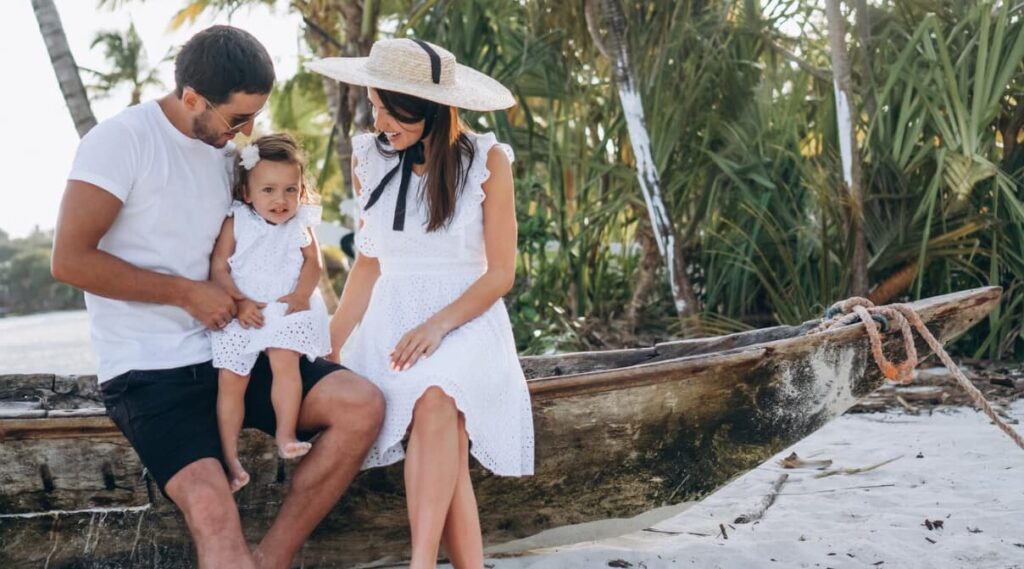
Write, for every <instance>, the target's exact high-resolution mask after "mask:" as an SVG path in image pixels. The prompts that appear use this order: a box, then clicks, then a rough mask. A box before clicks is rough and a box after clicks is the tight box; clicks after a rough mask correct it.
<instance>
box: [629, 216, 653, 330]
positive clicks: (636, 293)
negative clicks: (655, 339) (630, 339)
mask: <svg viewBox="0 0 1024 569" xmlns="http://www.w3.org/2000/svg"><path fill="white" fill-rule="evenodd" d="M636 233H637V239H638V240H639V241H640V249H641V255H642V256H641V258H640V268H639V269H638V270H637V273H638V274H637V276H636V278H635V279H634V281H633V295H632V296H631V297H630V298H629V304H628V305H626V315H625V316H626V329H627V331H628V332H629V333H630V335H632V334H635V333H636V329H637V326H638V325H639V324H640V312H641V310H643V306H644V303H645V302H646V301H647V295H649V294H650V292H651V289H653V288H654V277H655V275H656V274H657V271H658V265H659V264H660V261H661V260H660V256H659V253H658V243H657V240H656V239H655V238H654V232H653V231H651V226H650V224H647V223H644V222H643V221H642V220H640V221H637V228H636Z"/></svg>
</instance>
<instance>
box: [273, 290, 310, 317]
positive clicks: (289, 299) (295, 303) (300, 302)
mask: <svg viewBox="0 0 1024 569" xmlns="http://www.w3.org/2000/svg"><path fill="white" fill-rule="evenodd" d="M277 301H278V302H283V303H285V304H287V305H288V309H287V310H285V311H284V315H285V316H287V315H289V314H291V313H293V312H302V311H303V310H309V295H308V294H307V295H305V296H303V295H301V294H298V293H296V292H294V291H293V292H292V293H291V294H286V295H284V296H282V297H281V298H279V299H277Z"/></svg>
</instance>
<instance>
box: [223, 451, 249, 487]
mask: <svg viewBox="0 0 1024 569" xmlns="http://www.w3.org/2000/svg"><path fill="white" fill-rule="evenodd" d="M228 478H229V480H230V483H231V493H232V494H233V493H235V492H238V491H239V490H241V489H242V488H244V487H245V485H246V484H248V483H249V473H248V472H246V471H245V469H244V468H242V463H241V461H239V460H238V459H235V460H231V461H228Z"/></svg>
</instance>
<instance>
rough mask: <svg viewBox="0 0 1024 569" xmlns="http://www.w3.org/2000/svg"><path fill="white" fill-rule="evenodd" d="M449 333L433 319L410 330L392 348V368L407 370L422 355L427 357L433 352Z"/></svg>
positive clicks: (394, 369)
mask: <svg viewBox="0 0 1024 569" xmlns="http://www.w3.org/2000/svg"><path fill="white" fill-rule="evenodd" d="M447 333H448V331H447V330H446V329H445V328H444V326H442V325H441V324H438V323H437V322H434V321H433V320H427V321H426V322H424V323H423V324H420V325H419V326H417V327H415V328H413V329H412V330H409V331H408V332H406V333H405V335H404V336H402V339H401V340H399V341H398V344H397V345H396V346H395V349H393V350H391V369H392V370H393V371H405V370H407V369H409V368H410V367H412V365H413V364H415V363H416V362H417V361H418V360H419V359H420V358H421V357H422V358H425V357H428V356H429V355H430V354H433V353H434V351H435V350H437V347H438V346H440V345H441V340H442V339H443V338H444V335H445V334H447Z"/></svg>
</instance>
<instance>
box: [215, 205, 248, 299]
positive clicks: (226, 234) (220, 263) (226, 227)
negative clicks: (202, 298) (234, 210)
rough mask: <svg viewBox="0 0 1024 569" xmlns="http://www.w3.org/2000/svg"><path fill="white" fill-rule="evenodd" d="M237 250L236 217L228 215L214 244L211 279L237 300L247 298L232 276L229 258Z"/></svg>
mask: <svg viewBox="0 0 1024 569" xmlns="http://www.w3.org/2000/svg"><path fill="white" fill-rule="evenodd" d="M234 252H235V218H233V217H228V218H226V219H225V220H224V223H223V225H221V226H220V235H218V236H217V242H216V243H214V245H213V254H212V255H211V256H210V280H211V281H213V282H214V283H216V284H217V285H219V286H220V288H222V289H224V291H225V292H227V293H228V294H230V295H231V296H232V297H233V298H234V299H235V300H240V299H243V298H245V295H244V294H242V292H241V291H239V290H238V287H237V286H235V280H234V279H232V278H231V265H229V264H228V259H229V258H230V257H231V255H232V254H233V253H234Z"/></svg>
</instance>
